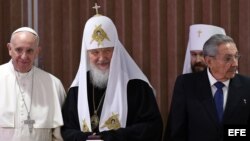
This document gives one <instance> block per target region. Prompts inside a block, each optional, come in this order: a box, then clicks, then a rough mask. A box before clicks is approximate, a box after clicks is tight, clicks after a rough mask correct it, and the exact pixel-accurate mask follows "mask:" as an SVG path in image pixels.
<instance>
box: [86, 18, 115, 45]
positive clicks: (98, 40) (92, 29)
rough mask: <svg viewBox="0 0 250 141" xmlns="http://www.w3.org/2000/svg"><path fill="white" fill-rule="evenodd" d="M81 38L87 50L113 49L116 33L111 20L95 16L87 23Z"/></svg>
mask: <svg viewBox="0 0 250 141" xmlns="http://www.w3.org/2000/svg"><path fill="white" fill-rule="evenodd" d="M83 37H84V42H85V47H86V49H87V50H91V49H100V48H108V47H115V41H116V39H117V31H116V27H115V25H114V24H113V22H112V21H111V19H109V18H108V17H106V16H102V15H97V16H94V17H92V18H90V19H89V20H88V21H87V23H86V25H85V28H84V35H83Z"/></svg>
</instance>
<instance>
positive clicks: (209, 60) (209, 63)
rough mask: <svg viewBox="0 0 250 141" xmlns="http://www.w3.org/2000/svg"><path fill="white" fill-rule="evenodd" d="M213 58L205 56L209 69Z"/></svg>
mask: <svg viewBox="0 0 250 141" xmlns="http://www.w3.org/2000/svg"><path fill="white" fill-rule="evenodd" d="M211 59H212V58H211V57H210V56H204V60H205V63H206V65H207V66H208V67H209V66H210V65H211V61H212V60H211Z"/></svg>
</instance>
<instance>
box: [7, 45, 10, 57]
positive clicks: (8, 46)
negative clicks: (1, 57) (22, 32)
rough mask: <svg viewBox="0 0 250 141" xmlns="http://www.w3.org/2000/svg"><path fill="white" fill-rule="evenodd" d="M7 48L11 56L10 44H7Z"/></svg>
mask: <svg viewBox="0 0 250 141" xmlns="http://www.w3.org/2000/svg"><path fill="white" fill-rule="evenodd" d="M7 48H8V51H9V55H10V56H11V44H10V43H8V44H7Z"/></svg>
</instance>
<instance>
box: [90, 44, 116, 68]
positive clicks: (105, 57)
mask: <svg viewBox="0 0 250 141" xmlns="http://www.w3.org/2000/svg"><path fill="white" fill-rule="evenodd" d="M113 50H114V48H113V47H108V48H101V49H92V50H89V51H88V56H89V61H90V63H91V64H92V65H94V66H95V67H96V68H97V69H99V70H100V71H106V70H108V69H109V67H110V62H111V58H112V54H113Z"/></svg>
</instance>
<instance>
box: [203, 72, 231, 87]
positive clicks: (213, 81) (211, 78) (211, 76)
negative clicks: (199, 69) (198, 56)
mask: <svg viewBox="0 0 250 141" xmlns="http://www.w3.org/2000/svg"><path fill="white" fill-rule="evenodd" d="M207 75H208V79H209V82H210V86H213V85H214V84H215V83H216V82H217V81H218V80H216V79H215V78H214V77H213V75H212V74H211V72H210V71H209V68H207ZM229 82H230V79H229V80H226V81H224V82H222V83H223V84H224V85H225V86H226V87H227V88H228V86H229Z"/></svg>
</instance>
